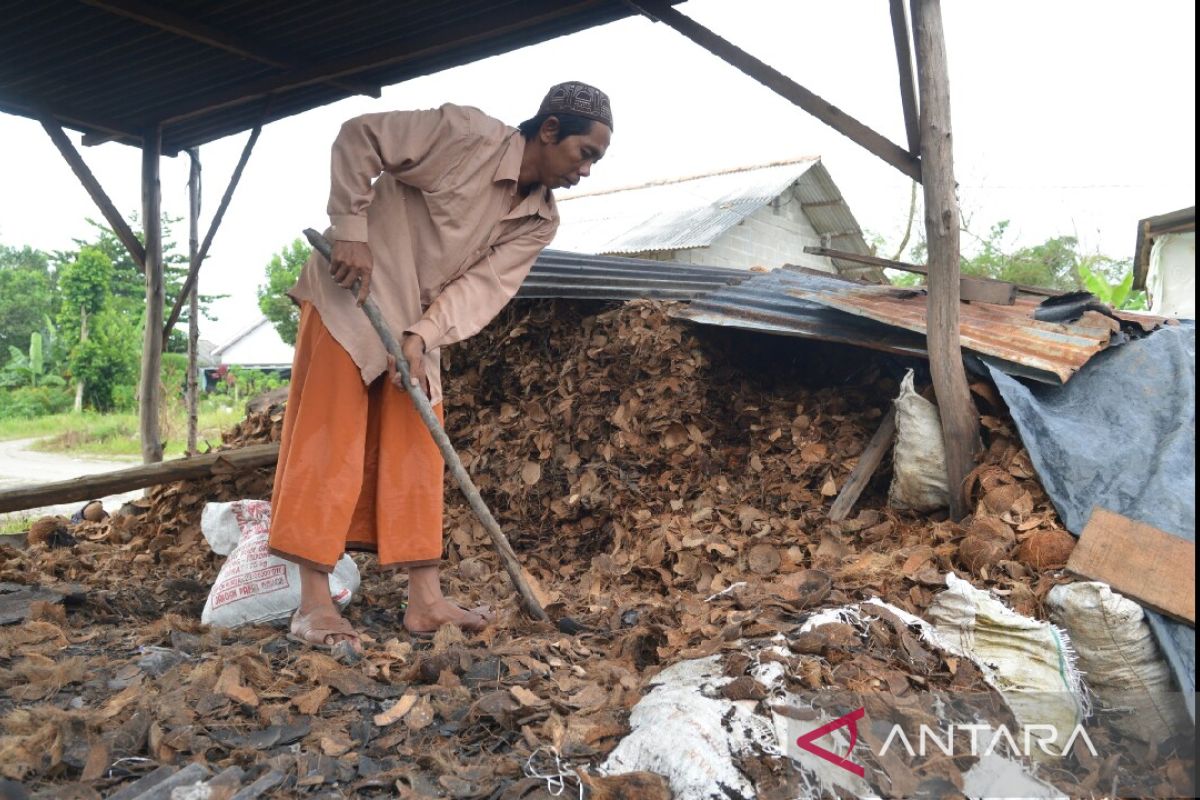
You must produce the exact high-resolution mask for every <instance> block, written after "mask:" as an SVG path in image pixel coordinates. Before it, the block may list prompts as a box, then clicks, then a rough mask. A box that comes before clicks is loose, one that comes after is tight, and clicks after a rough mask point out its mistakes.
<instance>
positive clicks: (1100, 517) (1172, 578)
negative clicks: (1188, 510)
mask: <svg viewBox="0 0 1200 800" xmlns="http://www.w3.org/2000/svg"><path fill="white" fill-rule="evenodd" d="M1067 570H1068V571H1069V572H1074V573H1075V574H1076V575H1080V576H1082V577H1084V578H1088V579H1089V580H1094V581H1103V582H1104V583H1107V584H1108V585H1109V586H1111V587H1112V588H1113V589H1115V590H1116V591H1118V592H1120V593H1121V594H1124V595H1127V596H1129V597H1131V598H1133V599H1134V600H1136V601H1138V602H1139V603H1141V604H1142V605H1144V606H1148V607H1149V608H1152V609H1154V610H1155V611H1158V612H1160V613H1163V614H1166V615H1168V616H1170V617H1173V618H1174V619H1179V620H1183V621H1184V622H1186V623H1188V624H1190V625H1192V626H1195V624H1196V543H1195V542H1189V541H1187V540H1186V539H1181V538H1180V537H1178V536H1172V535H1171V534H1169V533H1167V532H1165V531H1161V530H1159V529H1158V528H1155V527H1154V526H1153V525H1147V524H1146V523H1144V522H1136V521H1135V520H1132V519H1129V518H1128V517H1125V516H1122V515H1121V514H1118V513H1116V512H1114V511H1109V510H1107V509H1104V508H1099V507H1097V508H1094V509H1092V516H1091V518H1090V519H1089V520H1088V523H1087V525H1085V526H1084V528H1083V533H1081V534H1080V535H1079V544H1077V545H1075V549H1074V550H1072V551H1071V557H1070V559H1068V561H1067Z"/></svg>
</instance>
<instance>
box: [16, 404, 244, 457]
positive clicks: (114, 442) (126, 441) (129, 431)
mask: <svg viewBox="0 0 1200 800" xmlns="http://www.w3.org/2000/svg"><path fill="white" fill-rule="evenodd" d="M241 419H242V409H241V404H239V405H238V408H236V409H234V408H231V407H229V406H213V407H211V408H206V409H201V411H200V415H199V419H198V420H197V442H198V443H199V445H200V449H201V450H203V449H204V442H205V441H206V440H207V441H209V442H211V443H212V444H214V445H216V444H218V443H220V441H221V431H223V430H225V429H226V428H229V427H232V426H233V425H234V424H235V423H237V422H239V421H240V420H241ZM161 425H162V432H163V438H164V439H165V440H166V442H167V446H166V448H165V450H164V452H163V456H164V457H166V458H174V457H177V456H182V455H183V450H184V446H185V445H186V443H187V422H186V420H185V418H184V416H183V413H182V411H180V410H172V411H171V412H169V413H167V414H164V415H163V417H162V420H161ZM35 437H37V438H41V439H42V441H40V442H38V443H37V444H36V445H35V446H34V448H33V449H35V450H43V451H48V452H64V453H72V454H76V455H88V456H104V457H107V458H114V459H116V460H122V459H123V458H124V457H129V459H130V460H137V458H138V457H139V456H140V455H141V452H142V446H141V443H140V441H139V439H138V416H137V414H135V413H123V414H97V413H95V412H91V411H87V412H84V413H82V414H53V415H50V416H46V417H37V418H35V419H0V440H6V439H31V438H35Z"/></svg>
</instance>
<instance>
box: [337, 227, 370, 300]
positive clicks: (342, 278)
mask: <svg viewBox="0 0 1200 800" xmlns="http://www.w3.org/2000/svg"><path fill="white" fill-rule="evenodd" d="M331 255H332V256H333V257H332V258H331V259H330V260H329V274H330V275H332V276H333V280H334V281H335V282H336V283H337V285H338V286H341V287H342V288H343V289H349V288H350V287H351V286H353V285H354V282H355V281H360V283H359V286H358V304H359V305H360V306H361V305H362V304H363V303H365V302H366V300H367V294H368V293H369V292H370V287H371V270H372V269H374V267H375V259H374V258H373V257H372V256H371V248H370V247H369V246H368V245H367V243H366V242H345V241H342V240H340V239H339V240H337V241H335V242H334V243H333V253H332V254H331Z"/></svg>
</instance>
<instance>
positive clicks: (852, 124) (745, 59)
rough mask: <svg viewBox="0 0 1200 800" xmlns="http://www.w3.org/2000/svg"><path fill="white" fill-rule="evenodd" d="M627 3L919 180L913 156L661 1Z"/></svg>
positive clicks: (919, 167) (647, 0)
mask: <svg viewBox="0 0 1200 800" xmlns="http://www.w3.org/2000/svg"><path fill="white" fill-rule="evenodd" d="M626 4H627V5H630V6H632V7H634V8H636V9H638V10H639V11H641V12H642V13H643V14H645V15H646V16H647V17H649V18H650V19H652V20H654V21H656V22H661V23H663V24H665V25H667V26H668V27H670V28H674V29H675V30H677V31H678V32H679V33H681V34H683V35H684V36H686V37H687V38H689V39H691V40H692V41H693V42H695V43H696V44H698V45H700V46H701V47H703V48H704V49H706V50H708V51H709V52H710V53H712V54H713V55H715V56H717V57H718V58H720V59H722V60H723V61H726V62H727V63H729V64H730V65H732V66H734V67H736V68H738V69H739V70H741V71H742V72H744V73H746V74H747V75H749V76H750V77H751V78H753V79H754V80H756V81H758V82H759V83H761V84H763V85H764V86H766V87H767V88H768V89H771V90H772V91H774V92H776V93H777V94H780V95H782V96H783V97H785V98H787V99H788V100H791V101H792V102H793V103H795V104H796V105H798V106H799V107H800V108H802V109H804V110H805V111H807V112H808V113H809V114H812V115H813V116H814V117H816V118H817V119H819V120H821V122H824V123H825V124H826V125H828V126H829V127H831V128H833V129H834V130H835V131H837V132H838V133H840V134H842V135H843V136H845V137H847V138H849V139H850V140H851V141H853V142H854V143H855V144H857V145H859V146H860V147H863V148H865V149H866V150H868V151H869V152H871V153H874V154H875V155H876V156H878V157H879V158H881V159H883V160H884V161H886V162H887V163H888V164H891V165H892V166H893V167H895V168H896V169H898V170H900V171H901V172H903V173H904V174H905V175H907V176H908V177H910V178H912V179H913V180H915V181H919V180H921V162H920V160H918V159H917V157H916V156H915V155H914V154H912V153H909V152H908V151H907V150H905V149H904V148H903V147H901V146H900V145H898V144H896V143H895V142H893V141H891V140H890V139H888V138H887V137H886V136H883V135H882V134H880V133H878V132H877V131H875V130H874V129H872V128H869V127H867V126H866V125H864V124H863V123H861V122H859V121H858V120H857V119H855V118H854V117H852V116H850V115H849V114H847V113H846V112H845V111H842V110H841V109H840V108H838V107H837V106H835V105H833V104H832V103H830V102H829V101H827V100H825V99H823V98H821V97H818V96H817V95H816V94H814V93H813V92H811V91H809V90H808V89H806V88H804V87H803V86H801V85H800V84H798V83H796V82H795V81H794V80H792V79H791V78H789V77H788V76H787V75H784V74H783V73H782V72H780V71H779V70H777V69H775V68H774V67H772V66H771V65H769V64H767V63H765V62H763V61H760V60H759V59H757V58H755V57H754V56H752V55H750V54H749V53H747V52H746V51H745V50H743V49H741V48H740V47H737V46H736V45H734V44H733V43H731V42H730V41H728V40H726V39H723V38H721V37H720V36H718V35H717V34H715V33H713V32H712V31H711V30H709V29H708V28H706V27H704V26H703V25H701V24H700V23H698V22H696V21H695V20H693V19H692V18H690V17H688V16H687V15H685V14H682V13H680V12H679V11H676V10H675V8H673V7H672V6H671V5H669V4H667V3H666V2H663V0H626Z"/></svg>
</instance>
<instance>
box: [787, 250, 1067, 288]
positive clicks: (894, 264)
mask: <svg viewBox="0 0 1200 800" xmlns="http://www.w3.org/2000/svg"><path fill="white" fill-rule="evenodd" d="M804 252H806V253H811V254H813V255H815V256H825V257H827V258H836V259H838V260H839V261H853V262H855V263H858V264H870V265H871V266H873V267H883V268H884V269H896V270H900V271H901V272H913V273H916V274H917V275H928V274H929V269H928V267H923V266H921V265H920V264H910V263H908V262H907V261H896V260H895V259H892V258H880V257H879V256H868V255H863V254H862V253H851V252H849V251H846V250H835V249H833V248H832V247H814V246H812V245H807V246H806V247H805V248H804ZM968 277H969V278H970V279H971V280H975V281H987V282H989V283H996V284H999V285H1001V286H1015V287H1016V289H1017V291H1019V292H1024V293H1025V294H1036V295H1041V296H1043V297H1054V296H1056V295H1060V294H1063V292H1062V290H1061V289H1047V288H1046V287H1044V286H1030V285H1028V284H1025V283H1009V282H1008V281H1002V280H997V279H996V278H983V277H980V276H978V275H970V276H968Z"/></svg>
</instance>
